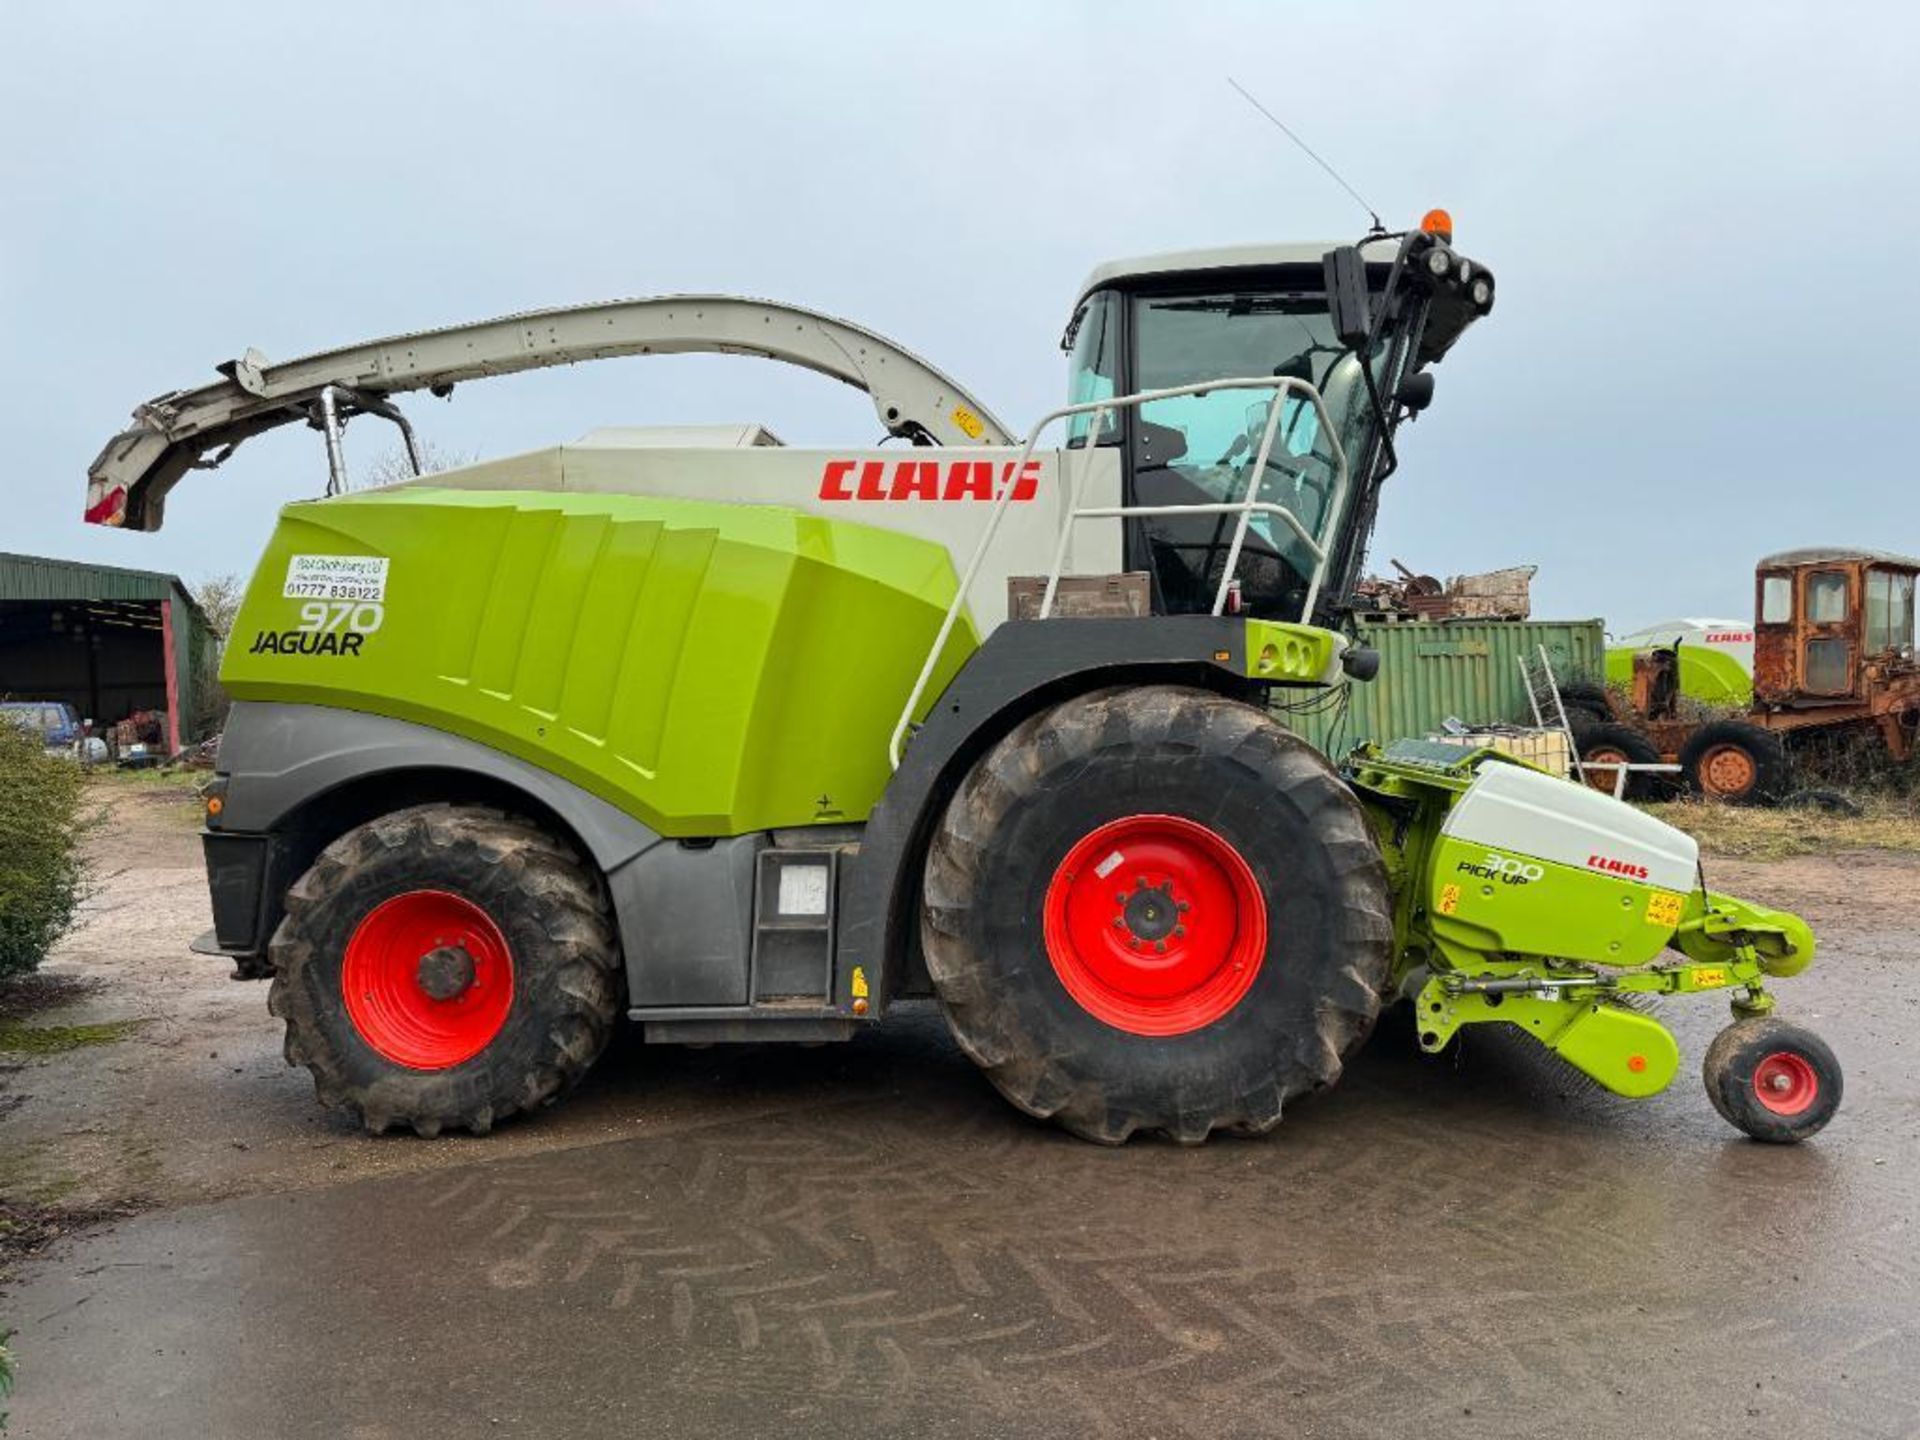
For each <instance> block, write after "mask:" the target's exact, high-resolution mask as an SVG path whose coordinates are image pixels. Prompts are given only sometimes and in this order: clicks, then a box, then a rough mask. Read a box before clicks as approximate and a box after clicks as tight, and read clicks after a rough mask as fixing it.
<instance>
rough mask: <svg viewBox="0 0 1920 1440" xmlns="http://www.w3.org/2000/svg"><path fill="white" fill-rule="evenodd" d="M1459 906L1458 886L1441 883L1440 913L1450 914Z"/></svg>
mask: <svg viewBox="0 0 1920 1440" xmlns="http://www.w3.org/2000/svg"><path fill="white" fill-rule="evenodd" d="M1459 908H1460V887H1459V886H1458V885H1442V886H1441V887H1440V913H1441V914H1442V915H1451V914H1452V913H1453V912H1454V911H1456V910H1458V909H1459Z"/></svg>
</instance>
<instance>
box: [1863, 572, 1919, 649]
mask: <svg viewBox="0 0 1920 1440" xmlns="http://www.w3.org/2000/svg"><path fill="white" fill-rule="evenodd" d="M1913 580H1914V577H1913V576H1911V575H1901V574H1896V573H1895V572H1894V571H1891V570H1869V571H1868V572H1867V649H1868V651H1869V652H1871V653H1873V654H1880V653H1883V652H1885V651H1889V650H1893V651H1904V650H1911V649H1913Z"/></svg>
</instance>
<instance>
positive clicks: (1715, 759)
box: [1680, 720, 1792, 805]
mask: <svg viewBox="0 0 1920 1440" xmlns="http://www.w3.org/2000/svg"><path fill="white" fill-rule="evenodd" d="M1680 769H1681V773H1682V774H1683V775H1684V776H1685V777H1686V782H1687V784H1688V785H1689V786H1690V787H1691V788H1692V789H1694V790H1696V791H1698V792H1699V793H1700V794H1702V795H1705V796H1707V797H1708V798H1709V799H1713V800H1724V801H1726V802H1727V803H1728V804H1730V805H1771V804H1773V803H1775V802H1776V801H1778V800H1780V799H1781V798H1782V797H1783V796H1785V795H1786V793H1787V791H1788V789H1789V788H1790V785H1791V782H1792V768H1791V766H1790V765H1789V763H1788V761H1787V751H1786V747H1785V746H1784V745H1782V744H1781V743H1780V737H1779V736H1778V735H1775V734H1774V733H1773V732H1772V731H1770V730H1763V729H1761V728H1760V727H1759V726H1758V725H1750V724H1748V723H1747V722H1746V721H1745V720H1716V721H1715V722H1714V723H1713V724H1711V725H1702V726H1701V727H1700V728H1699V729H1698V730H1696V731H1694V732H1693V734H1692V735H1691V736H1689V737H1688V738H1687V743H1686V744H1685V745H1684V746H1682V747H1681V749H1680Z"/></svg>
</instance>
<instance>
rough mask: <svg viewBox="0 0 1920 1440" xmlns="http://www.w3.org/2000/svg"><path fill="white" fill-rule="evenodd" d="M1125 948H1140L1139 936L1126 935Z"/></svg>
mask: <svg viewBox="0 0 1920 1440" xmlns="http://www.w3.org/2000/svg"><path fill="white" fill-rule="evenodd" d="M1127 948H1128V949H1129V950H1138V949H1139V948H1140V937H1139V936H1138V935H1129V936H1128V937H1127Z"/></svg>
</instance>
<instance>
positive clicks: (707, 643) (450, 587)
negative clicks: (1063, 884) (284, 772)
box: [221, 487, 978, 836]
mask: <svg viewBox="0 0 1920 1440" xmlns="http://www.w3.org/2000/svg"><path fill="white" fill-rule="evenodd" d="M296 556H331V557H375V558H377V559H384V560H386V561H387V566H386V574H385V578H384V593H383V594H382V595H381V596H380V597H379V598H378V599H377V600H375V601H373V602H372V605H371V608H369V607H368V606H365V605H357V604H355V603H354V601H353V597H352V592H355V591H358V590H359V587H358V585H357V583H356V582H355V580H354V578H353V576H352V575H351V573H350V571H349V570H347V569H346V567H343V566H340V565H339V564H337V563H336V564H335V566H334V568H333V570H331V571H329V572H328V573H329V574H331V575H333V576H334V577H335V578H336V579H337V578H340V577H341V576H342V575H343V574H344V577H345V584H346V586H347V589H348V591H349V598H348V599H346V600H342V601H338V602H333V601H321V600H315V599H313V598H310V596H311V593H312V592H311V590H308V592H307V594H305V595H297V596H295V597H293V598H289V597H288V596H287V595H286V594H285V593H284V592H285V590H286V589H288V588H292V587H290V586H289V585H288V580H289V572H290V566H291V565H292V564H293V561H294V557H296ZM303 573H311V572H303ZM956 586H957V582H956V577H955V574H954V570H953V563H952V560H951V558H950V556H949V555H948V552H947V550H946V548H945V547H944V546H942V545H939V544H936V543H933V542H930V541H926V540H920V539H916V538H914V537H911V536H906V535H901V534H897V533H894V532H890V531H885V530H879V529H875V528H873V527H871V526H866V525H860V524H856V523H852V522H848V521H839V520H825V519H819V518H815V517H811V516H807V515H803V514H800V513H798V512H796V511H793V510H788V509H784V508H781V507H777V506H768V505H726V504H712V503H706V502H702V501H690V500H671V499H658V498H651V497H641V496H625V495H605V494H564V493H559V494H555V493H533V492H513V491H504V492H503V491H466V490H438V489H431V488H412V487H408V488H405V489H398V490H391V491H384V492H378V493H371V494H366V495H359V496H351V497H344V498H338V499H333V500H328V501H325V502H316V503H307V504H297V505H290V506H288V507H287V508H286V509H285V510H283V511H282V512H281V517H280V523H279V525H278V527H277V529H276V530H275V532H274V536H273V539H272V542H271V543H270V545H269V546H268V548H267V552H266V554H265V556H264V557H263V558H262V560H261V562H260V565H259V568H258V569H257V570H256V572H255V574H254V577H253V581H252V583H251V584H250V586H249V587H248V590H247V596H246V600H245V602H244V604H243V605H242V607H241V610H240V614H239V617H238V619H237V621H236V623H235V626H234V639H233V642H232V643H231V644H229V646H228V647H227V654H226V661H225V664H224V666H223V668H222V672H221V677H222V679H223V680H224V681H225V683H226V685H227V688H228V689H229V691H230V692H231V693H232V694H233V695H234V696H235V698H237V699H242V700H278V701H291V702H298V703H305V704H314V705H332V706H339V707H343V708H347V709H352V710H361V711H368V712H372V713H375V714H381V715H388V716H392V717H394V718H397V719H402V720H410V721H415V722H418V723H421V724H425V725H430V726H433V727H436V728H438V729H441V730H445V731H448V732H450V733H452V734H455V735H461V736H465V737H467V738H469V739H473V740H477V741H480V742H482V743H484V744H487V745H491V746H494V747H495V748H497V749H500V750H503V751H505V752H507V753H509V754H512V755H515V756H518V757H520V758H521V759H524V760H528V761H530V762H532V763H534V764H537V765H540V766H542V767H544V768H546V769H548V770H551V771H553V772H554V773H556V774H558V775H561V776H563V777H564V778H566V779H568V780H570V781H572V782H573V783H575V784H578V785H580V786H582V787H583V788H585V789H587V790H589V791H591V792H593V793H594V794H597V795H599V796H601V797H602V798H603V799H605V800H607V801H609V802H611V803H612V804H615V805H617V806H619V807H621V808H622V809H624V810H626V811H627V812H629V813H630V814H632V815H634V816H635V817H636V818H638V819H640V820H641V821H643V822H644V823H646V824H647V825H650V826H652V827H653V828H654V829H656V830H658V831H660V832H661V833H663V834H666V835H676V836H706V835H734V834H741V833H745V832H748V831H754V830H764V829H771V828H774V827H780V826H793V825H807V824H812V823H827V822H844V821H853V820H864V819H865V818H866V816H867V814H868V812H869V811H870V810H871V809H872V807H873V805H874V803H875V802H876V801H877V800H878V799H879V796H880V793H881V791H882V790H883V789H884V788H885V785H886V782H887V780H888V777H889V774H890V771H889V768H888V764H887V742H888V738H889V735H890V733H891V731H892V729H893V726H894V723H895V721H896V720H897V719H898V717H899V712H900V707H901V706H902V705H903V704H904V703H905V700H906V696H907V694H908V693H909V691H910V690H911V688H912V685H913V681H914V677H915V676H916V675H917V674H918V672H919V669H920V666H921V665H922V664H923V663H924V662H925V660H926V656H927V652H928V650H929V649H930V648H931V646H932V644H933V640H934V636H935V633H936V631H937V630H938V628H939V625H940V621H941V619H942V617H943V615H944V613H945V611H946V609H947V606H948V605H949V604H950V603H951V601H952V599H953V596H954V594H955V592H956ZM367 587H368V588H366V589H365V590H364V591H360V592H359V593H361V594H364V595H365V596H369V597H370V596H371V595H372V594H373V590H374V589H375V588H379V585H378V580H377V577H371V576H370V577H369V578H368V581H367ZM336 593H337V592H336ZM316 607H317V608H316ZM977 645H978V639H977V635H976V632H975V630H974V628H973V625H972V623H971V621H970V620H967V619H966V618H965V617H963V619H962V622H961V623H960V624H959V625H958V626H956V627H955V630H954V633H953V635H952V637H951V639H950V640H949V642H948V645H947V649H946V652H945V653H944V655H943V656H942V660H941V664H940V666H939V668H938V670H937V671H936V673H935V676H934V679H933V683H932V684H931V685H930V686H929V688H928V691H927V694H928V697H929V703H930V702H931V699H932V697H935V696H938V695H939V693H940V691H941V688H942V687H943V686H944V685H945V683H946V682H947V680H948V679H950V678H951V676H952V675H953V673H954V672H955V671H956V670H957V669H958V668H959V667H960V665H961V664H962V663H963V662H964V661H965V660H966V658H967V657H968V656H969V655H970V654H972V652H973V651H974V650H975V649H976V648H977Z"/></svg>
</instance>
